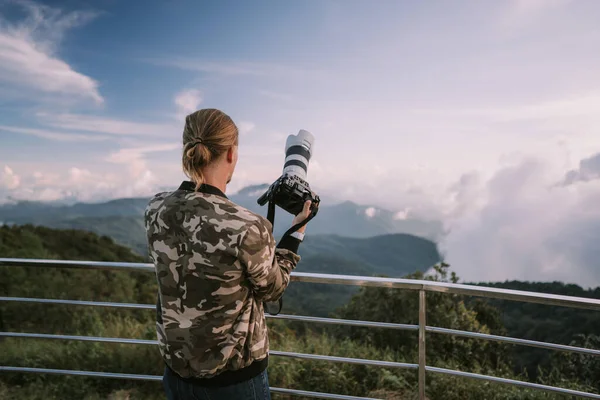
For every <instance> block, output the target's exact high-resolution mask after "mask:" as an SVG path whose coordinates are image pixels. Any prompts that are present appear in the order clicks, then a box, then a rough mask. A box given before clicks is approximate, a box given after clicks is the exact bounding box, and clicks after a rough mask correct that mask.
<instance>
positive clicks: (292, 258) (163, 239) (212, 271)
mask: <svg viewBox="0 0 600 400" xmlns="http://www.w3.org/2000/svg"><path fill="white" fill-rule="evenodd" d="M145 226H146V232H147V239H148V245H149V249H150V257H151V259H152V261H153V262H154V265H155V267H156V276H157V280H158V286H159V301H160V308H162V311H161V312H160V313H159V314H158V315H157V323H156V327H157V336H158V341H159V348H160V352H161V354H162V356H163V358H164V360H165V362H166V363H167V364H168V365H169V366H170V367H171V368H172V369H173V370H174V371H175V372H177V373H178V374H179V375H181V376H182V377H197V378H210V377H212V376H214V375H217V374H219V373H221V372H223V371H226V370H238V369H240V368H244V367H246V366H248V365H250V364H251V363H252V362H253V361H256V360H261V359H263V358H265V357H266V356H267V354H268V352H269V339H268V336H267V326H266V323H265V316H264V310H263V304H262V302H263V301H275V300H277V299H279V297H280V296H281V295H282V294H283V292H284V290H285V288H286V287H287V285H288V283H289V280H290V272H291V271H292V269H294V268H295V267H296V265H297V263H298V262H299V261H300V257H299V256H298V255H297V254H295V253H293V252H291V251H289V250H286V249H279V248H276V247H275V240H274V238H273V235H272V233H271V223H270V222H269V221H268V220H267V219H266V218H264V217H262V216H260V215H258V214H255V213H252V212H251V211H249V210H247V209H245V208H243V207H240V206H238V205H236V204H234V203H232V202H231V201H230V200H228V199H227V198H226V197H222V196H218V195H215V194H208V193H202V192H189V191H183V190H177V191H174V192H165V193H159V194H157V195H156V196H155V197H154V198H153V199H152V200H151V201H150V202H149V204H148V207H147V208H146V211H145Z"/></svg>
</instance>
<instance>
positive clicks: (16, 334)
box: [0, 332, 417, 369]
mask: <svg viewBox="0 0 600 400" xmlns="http://www.w3.org/2000/svg"><path fill="white" fill-rule="evenodd" d="M0 337H20V338H30V339H59V340H83V341H88V342H104V343H121V344H150V345H157V344H158V341H156V340H143V339H125V338H110V337H99V336H74V335H51V334H45V333H23V332H0ZM269 355H271V356H276V357H292V358H300V359H305V360H318V361H331V362H343V363H349V364H362V365H374V366H378V367H393V368H408V369H411V368H416V367H417V365H416V364H406V363H397V362H391V361H379V360H367V359H362V358H348V357H335V356H324V355H320V354H305V353H293V352H287V351H276V350H271V351H270V352H269Z"/></svg>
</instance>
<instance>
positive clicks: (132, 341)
mask: <svg viewBox="0 0 600 400" xmlns="http://www.w3.org/2000/svg"><path fill="white" fill-rule="evenodd" d="M426 331H427V332H431V333H442V334H448V335H455V336H463V337H470V338H475V339H483V340H494V341H498V342H505V343H511V344H517V345H523V346H532V347H540V348H546V349H550V350H561V351H567V352H573V353H581V354H588V355H591V356H600V350H596V349H587V348H583V347H575V346H566V345H562V344H555V343H546V342H538V341H535V340H526V339H517V338H512V337H508V336H498V335H488V334H484V333H476V332H467V331H459V330H456V329H446V328H438V327H433V326H428V327H427V328H426ZM0 337H20V338H32V339H61V340H82V341H89V342H105V343H122V344H150V345H157V344H158V341H156V340H145V339H126V338H110V337H99V336H74V335H51V334H44V333H25V332H0ZM296 354H297V353H296Z"/></svg>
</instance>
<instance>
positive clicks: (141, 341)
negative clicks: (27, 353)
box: [0, 332, 158, 345]
mask: <svg viewBox="0 0 600 400" xmlns="http://www.w3.org/2000/svg"><path fill="white" fill-rule="evenodd" d="M0 337H14V338H28V339H58V340H80V341H84V342H100V343H120V344H150V345H158V340H146V339H128V338H115V337H101V336H75V335H51V334H47V333H25V332H0Z"/></svg>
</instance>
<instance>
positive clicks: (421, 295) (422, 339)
mask: <svg viewBox="0 0 600 400" xmlns="http://www.w3.org/2000/svg"><path fill="white" fill-rule="evenodd" d="M425 326H426V307H425V290H423V289H421V290H419V400H425Z"/></svg>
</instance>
